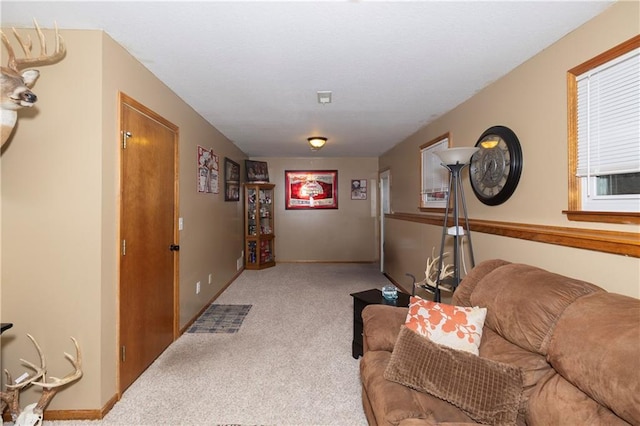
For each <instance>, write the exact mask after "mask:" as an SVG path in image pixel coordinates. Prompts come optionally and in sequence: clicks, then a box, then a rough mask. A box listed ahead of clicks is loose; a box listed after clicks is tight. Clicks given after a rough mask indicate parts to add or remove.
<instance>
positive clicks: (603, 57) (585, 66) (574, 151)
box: [563, 35, 640, 224]
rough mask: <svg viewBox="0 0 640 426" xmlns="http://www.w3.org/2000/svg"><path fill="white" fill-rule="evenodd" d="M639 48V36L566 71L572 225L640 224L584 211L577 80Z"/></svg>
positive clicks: (639, 219)
mask: <svg viewBox="0 0 640 426" xmlns="http://www.w3.org/2000/svg"><path fill="white" fill-rule="evenodd" d="M638 47H640V35H638V36H635V37H632V38H631V39H629V40H627V41H625V42H623V43H621V44H619V45H617V46H615V47H613V48H611V49H609V50H607V51H606V52H603V53H601V54H600V55H598V56H596V57H594V58H592V59H590V60H588V61H586V62H584V63H582V64H580V65H578V66H576V67H574V68H572V69H570V70H569V71H567V116H568V117H567V127H568V128H567V136H568V143H567V146H568V185H569V193H568V209H567V210H564V211H563V213H564V214H566V215H567V218H568V219H569V220H572V221H583V222H604V223H632V224H640V213H638V212H623V211H592V210H583V207H582V191H583V188H582V179H583V178H581V177H578V176H577V175H576V171H577V167H578V105H577V95H578V83H577V77H578V76H580V75H582V74H584V73H586V72H588V71H590V70H592V69H594V68H596V67H598V66H600V65H602V64H605V63H607V62H609V61H612V60H614V59H616V58H618V57H620V56H622V55H624V54H626V53H628V52H630V51H632V50H634V49H637V48H638Z"/></svg>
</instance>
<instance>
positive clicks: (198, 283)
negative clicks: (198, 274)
mask: <svg viewBox="0 0 640 426" xmlns="http://www.w3.org/2000/svg"><path fill="white" fill-rule="evenodd" d="M196 294H200V281H198V282H197V283H196Z"/></svg>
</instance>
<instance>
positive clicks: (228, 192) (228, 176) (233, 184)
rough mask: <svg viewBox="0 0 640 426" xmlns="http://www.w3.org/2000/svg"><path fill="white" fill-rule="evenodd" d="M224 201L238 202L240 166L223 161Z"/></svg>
mask: <svg viewBox="0 0 640 426" xmlns="http://www.w3.org/2000/svg"><path fill="white" fill-rule="evenodd" d="M224 200H225V201H239V200H240V164H238V163H236V162H235V161H233V160H231V159H229V158H225V159H224Z"/></svg>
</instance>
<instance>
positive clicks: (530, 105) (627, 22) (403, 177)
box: [380, 2, 640, 297]
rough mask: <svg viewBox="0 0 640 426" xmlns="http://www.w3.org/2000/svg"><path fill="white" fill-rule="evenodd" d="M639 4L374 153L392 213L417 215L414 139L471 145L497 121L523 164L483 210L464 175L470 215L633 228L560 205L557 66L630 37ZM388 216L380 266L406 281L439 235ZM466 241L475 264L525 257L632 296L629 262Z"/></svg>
mask: <svg viewBox="0 0 640 426" xmlns="http://www.w3.org/2000/svg"><path fill="white" fill-rule="evenodd" d="M639 5H640V3H638V2H619V3H616V4H615V5H613V6H612V7H610V8H609V9H607V10H606V11H605V12H604V13H603V14H601V15H600V16H598V17H596V18H595V19H593V20H592V21H590V22H588V23H587V24H585V25H584V26H582V27H581V28H579V29H577V30H575V31H574V32H572V33H570V34H568V35H567V36H566V37H564V38H563V39H562V40H560V41H559V42H557V43H556V44H554V45H552V46H550V47H549V48H548V49H546V50H544V51H542V52H541V53H540V54H538V55H537V56H535V57H534V58H532V59H530V60H529V61H527V62H525V63H524V64H522V65H521V66H519V67H518V68H516V69H515V70H513V71H512V72H511V73H509V74H507V75H506V76H504V77H503V78H501V79H499V80H498V81H496V82H495V83H493V84H492V85H490V86H489V87H487V88H486V89H484V90H482V91H481V92H479V93H478V94H476V95H475V96H473V97H472V98H470V99H469V100H468V101H466V102H464V103H463V104H461V105H460V106H458V107H457V108H455V109H454V110H452V111H450V112H449V113H447V114H445V115H444V116H443V117H441V118H440V119H438V120H437V121H435V122H433V123H431V124H429V125H427V126H426V127H424V128H422V129H420V130H419V131H418V132H416V133H415V134H414V135H412V136H411V137H409V138H407V139H406V140H405V141H403V142H402V143H401V144H399V145H397V146H396V147H394V148H393V149H391V150H390V151H389V152H387V153H385V155H383V156H382V157H381V158H380V167H381V169H386V168H389V169H390V170H391V209H392V210H393V211H394V212H408V213H419V211H418V198H417V196H416V194H418V193H419V192H420V163H419V161H420V158H419V146H420V145H421V144H423V143H425V142H427V141H429V140H432V139H433V138H435V137H437V136H438V135H441V134H443V133H445V132H451V139H452V144H453V146H473V145H474V144H475V143H476V141H477V139H478V137H479V136H480V134H482V132H483V131H484V130H486V129H487V128H489V127H491V126H494V125H505V126H507V127H510V128H511V129H512V130H513V131H514V132H515V133H516V134H517V135H518V138H519V140H520V143H521V145H522V151H523V155H524V168H523V172H522V177H521V180H520V183H519V186H518V188H517V189H516V191H515V193H514V194H513V196H512V197H511V198H510V199H509V200H508V201H507V202H505V203H504V204H502V205H499V206H494V207H491V206H486V205H484V204H482V203H480V202H479V201H478V200H477V199H476V198H475V196H474V195H473V192H472V190H471V187H470V185H469V181H468V177H467V176H468V175H467V173H466V172H465V173H464V179H463V180H464V185H465V193H466V195H467V196H466V199H467V203H468V208H469V217H470V218H474V219H486V220H495V221H505V222H517V223H530V224H539V225H553V226H563V227H579V228H592V229H610V230H617V231H625V232H638V230H639V227H638V226H637V225H611V224H596V223H586V222H570V221H568V220H567V218H566V216H565V215H563V214H562V210H565V209H567V191H568V190H567V109H566V104H567V101H566V72H567V70H569V69H570V68H572V67H574V66H576V65H579V64H581V63H583V62H585V61H586V60H588V59H590V58H592V57H594V56H596V55H598V54H600V53H602V52H604V51H606V50H608V49H610V48H612V47H614V46H615V45H617V44H619V43H621V42H623V41H625V40H627V39H629V38H631V37H633V36H635V35H637V34H638V31H639V29H640V18H639V17H640V11H639ZM487 55H490V49H488V50H487ZM488 63H490V61H489V62H488ZM397 222H398V220H394V219H390V220H387V222H386V223H387V228H386V229H385V236H386V237H387V238H386V244H387V247H388V249H387V250H385V271H387V272H388V273H389V274H390V275H391V276H392V277H393V278H394V279H396V280H397V281H398V282H402V283H405V282H407V279H406V277H405V276H404V274H405V273H407V272H410V273H413V274H416V275H417V276H419V277H420V278H422V277H423V276H424V272H423V271H424V261H425V259H426V257H428V256H429V255H430V253H431V248H432V247H433V246H436V247H437V248H438V250H439V247H440V235H441V234H440V230H439V229H437V227H433V226H428V225H419V224H416V223H397ZM429 228H436V229H435V231H434V230H432V229H429ZM472 238H473V244H474V252H475V255H476V262H478V261H481V260H485V259H489V258H496V257H501V258H504V259H507V260H510V261H514V262H526V263H531V264H534V265H537V266H540V267H543V268H548V269H550V270H553V271H555V272H558V273H561V274H565V275H569V276H573V277H576V278H580V279H584V280H588V281H591V282H594V283H596V284H598V285H600V286H602V287H604V288H606V289H608V290H611V291H616V292H619V293H623V294H628V295H632V296H634V297H639V296H640V261H639V260H638V259H637V258H629V257H625V256H617V255H609V254H603V253H597V252H591V251H587V250H581V249H571V248H566V247H560V246H553V245H548V244H541V243H534V242H528V241H524V240H517V239H512V238H505V237H499V236H494V235H487V234H481V233H474V234H473V235H472ZM415 250H417V251H418V252H419V254H416V252H415Z"/></svg>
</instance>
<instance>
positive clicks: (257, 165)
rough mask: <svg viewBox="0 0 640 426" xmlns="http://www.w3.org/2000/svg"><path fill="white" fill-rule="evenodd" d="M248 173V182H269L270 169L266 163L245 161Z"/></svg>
mask: <svg viewBox="0 0 640 426" xmlns="http://www.w3.org/2000/svg"><path fill="white" fill-rule="evenodd" d="M244 165H245V169H246V171H247V182H252V183H267V182H269V168H268V166H267V163H266V162H264V161H253V160H244Z"/></svg>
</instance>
